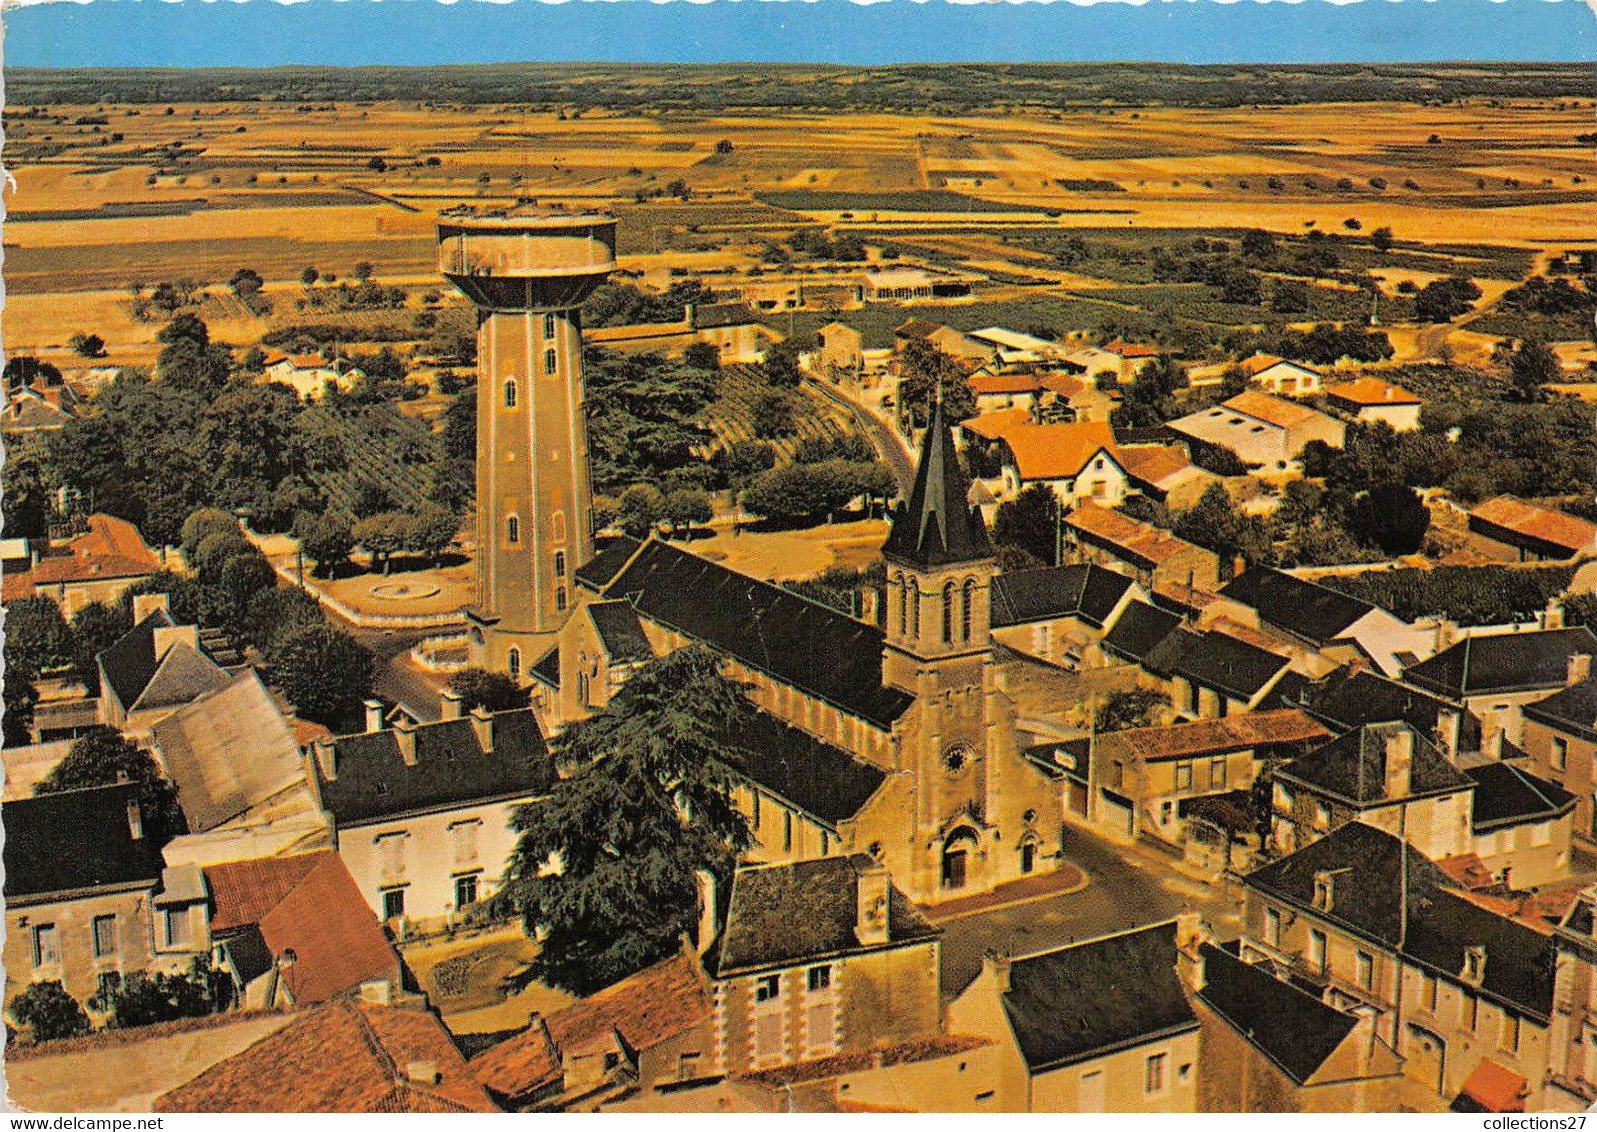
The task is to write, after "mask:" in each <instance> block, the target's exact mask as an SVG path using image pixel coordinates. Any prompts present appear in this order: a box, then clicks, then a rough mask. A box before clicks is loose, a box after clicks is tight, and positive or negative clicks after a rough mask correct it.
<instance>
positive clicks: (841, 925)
mask: <svg viewBox="0 0 1597 1132" xmlns="http://www.w3.org/2000/svg"><path fill="white" fill-rule="evenodd" d="M873 864H874V862H872V861H871V859H870V858H869V857H866V856H864V855H863V854H855V855H854V856H851V857H823V858H819V859H815V860H808V861H791V862H788V863H786V864H780V865H757V866H754V867H751V868H744V869H739V870H738V871H737V874H736V875H735V876H734V877H733V880H732V896H731V900H730V902H729V904H728V907H727V913H726V926H725V927H724V928H723V929H722V931H721V936H720V938H719V939H718V940H717V941H716V945H715V948H714V949H713V950H712V951H711V952H710V953H709V954H708V955H706V956H705V961H706V964H707V965H708V966H709V968H710V970H711V971H713V972H714V973H715V974H716V975H718V976H720V977H723V978H724V977H726V976H727V975H729V974H731V973H733V972H736V971H747V970H757V969H760V968H766V967H787V966H793V965H796V964H800V963H806V962H811V961H813V960H817V959H823V958H826V957H828V956H832V955H846V954H848V953H850V952H858V951H864V950H867V948H865V947H862V946H861V945H860V942H859V939H858V938H857V936H856V935H855V926H856V925H857V924H858V922H859V875H860V872H861V871H862V870H864V869H867V868H870V867H872V866H873ZM887 931H888V942H887V943H886V944H874V945H872V947H871V949H879V948H882V947H893V946H898V945H901V944H907V943H915V942H919V941H923V940H930V939H935V938H936V937H937V934H938V932H937V929H936V928H934V927H932V926H931V925H930V924H929V923H927V922H926V920H925V919H924V918H923V917H922V916H921V914H920V911H919V910H918V909H917V908H916V907H915V906H914V905H913V904H911V903H910V902H909V900H908V899H906V898H905V896H904V894H903V893H902V892H900V891H898V889H897V888H894V887H892V886H891V885H889V895H888V910H887Z"/></svg>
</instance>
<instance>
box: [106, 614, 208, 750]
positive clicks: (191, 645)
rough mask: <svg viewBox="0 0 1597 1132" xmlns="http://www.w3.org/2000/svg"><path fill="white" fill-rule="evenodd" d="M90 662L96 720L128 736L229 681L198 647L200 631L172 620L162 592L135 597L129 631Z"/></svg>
mask: <svg viewBox="0 0 1597 1132" xmlns="http://www.w3.org/2000/svg"><path fill="white" fill-rule="evenodd" d="M94 664H95V667H96V668H97V669H98V670H99V673H100V700H99V709H98V714H99V722H101V723H103V724H104V725H105V726H107V727H114V728H116V729H117V730H119V731H121V732H122V733H123V734H124V735H128V736H133V737H147V736H148V735H149V733H150V729H151V728H152V727H153V726H154V725H155V724H156V723H158V722H159V721H160V720H162V719H165V718H166V717H167V716H169V715H171V714H172V713H173V712H174V711H176V710H177V709H178V708H180V707H182V706H184V705H185V704H189V703H193V702H194V701H195V700H197V699H199V698H200V697H202V696H206V695H209V694H210V693H212V692H218V691H221V690H222V689H223V688H225V687H227V686H228V684H229V683H230V682H231V680H232V676H231V674H230V673H229V672H228V671H227V670H226V669H225V668H223V667H222V666H221V664H219V663H218V662H217V660H216V659H215V658H214V657H212V656H211V655H210V653H209V651H208V650H207V649H206V648H205V646H204V645H203V644H202V643H201V641H200V630H199V627H198V626H196V625H179V624H177V622H176V621H175V620H173V618H172V614H171V612H170V610H169V608H168V605H167V595H166V594H140V595H138V596H136V597H135V598H134V599H133V628H132V629H129V630H128V631H127V632H126V633H124V634H123V635H122V636H121V637H119V638H118V639H117V640H116V641H115V642H114V643H113V644H112V645H111V646H110V647H109V648H107V649H105V650H104V651H102V652H100V653H97V654H96V655H95V658H94Z"/></svg>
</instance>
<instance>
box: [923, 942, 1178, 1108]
mask: <svg viewBox="0 0 1597 1132" xmlns="http://www.w3.org/2000/svg"><path fill="white" fill-rule="evenodd" d="M1177 932H1178V925H1177V922H1176V921H1174V920H1167V921H1165V922H1164V923H1159V924H1152V925H1150V926H1148V927H1143V928H1134V929H1132V930H1130V931H1125V932H1118V933H1115V934H1113V935H1107V936H1102V937H1099V938H1096V939H1091V940H1085V941H1082V942H1080V943H1073V944H1070V945H1068V946H1066V947H1060V948H1055V949H1053V950H1050V951H1043V952H1039V953H1037V954H1034V955H1022V956H1016V957H1014V958H1012V959H1011V958H1002V957H993V956H988V957H987V958H985V959H984V960H983V963H982V970H981V973H980V974H979V975H977V976H976V980H975V981H974V982H972V983H971V984H970V986H969V987H967V988H966V989H965V991H964V992H963V993H962V994H960V996H959V997H958V998H956V999H955V1000H954V1001H953V1002H952V1003H950V1004H949V1006H948V1028H949V1030H950V1032H952V1033H956V1034H969V1035H973V1036H976V1037H982V1038H987V1039H989V1040H991V1041H992V1042H994V1043H995V1044H996V1045H997V1046H998V1048H999V1051H1000V1052H999V1057H1000V1066H1001V1068H1000V1073H999V1080H998V1084H997V1089H996V1092H997V1099H998V1100H999V1102H1000V1103H999V1109H1000V1110H1001V1111H1007V1112H1194V1111H1196V1109H1197V1098H1198V1080H1199V1077H1200V1074H1201V1066H1200V1065H1199V1063H1198V1045H1199V1043H1198V1018H1197V1015H1196V1014H1194V1013H1193V1010H1192V1006H1191V1003H1190V1002H1189V1001H1188V999H1187V994H1186V990H1185V987H1184V986H1183V985H1182V982H1181V978H1180V976H1179V975H1178V973H1177Z"/></svg>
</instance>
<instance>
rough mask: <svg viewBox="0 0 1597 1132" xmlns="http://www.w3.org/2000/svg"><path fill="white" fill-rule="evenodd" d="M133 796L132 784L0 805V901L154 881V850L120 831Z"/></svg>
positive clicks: (157, 866)
mask: <svg viewBox="0 0 1597 1132" xmlns="http://www.w3.org/2000/svg"><path fill="white" fill-rule="evenodd" d="M138 796H139V792H138V787H137V786H136V785H123V786H100V787H95V788H93V789H89V790H68V791H64V792H62V793H60V794H43V795H40V796H38V797H36V798H20V799H18V800H16V801H14V802H7V803H5V805H4V806H0V822H4V824H5V831H6V841H5V866H6V876H5V898H6V899H7V900H21V899H25V898H27V897H31V896H44V895H48V894H50V893H57V892H73V891H77V890H80V889H86V888H98V887H101V886H110V885H127V884H151V885H153V884H155V883H156V882H157V881H159V880H160V879H161V868H162V864H163V862H162V860H161V850H160V847H159V846H157V845H156V844H155V842H154V841H152V840H150V839H149V838H147V837H141V838H135V837H134V836H133V831H132V829H131V828H130V827H129V825H128V803H129V802H135V801H136V800H137V799H138Z"/></svg>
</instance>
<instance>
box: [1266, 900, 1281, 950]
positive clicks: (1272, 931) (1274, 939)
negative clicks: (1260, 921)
mask: <svg viewBox="0 0 1597 1132" xmlns="http://www.w3.org/2000/svg"><path fill="white" fill-rule="evenodd" d="M1264 942H1265V943H1267V944H1269V945H1270V946H1271V947H1280V946H1281V913H1280V912H1278V911H1276V910H1275V909H1274V908H1266V909H1265V910H1264Z"/></svg>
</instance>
